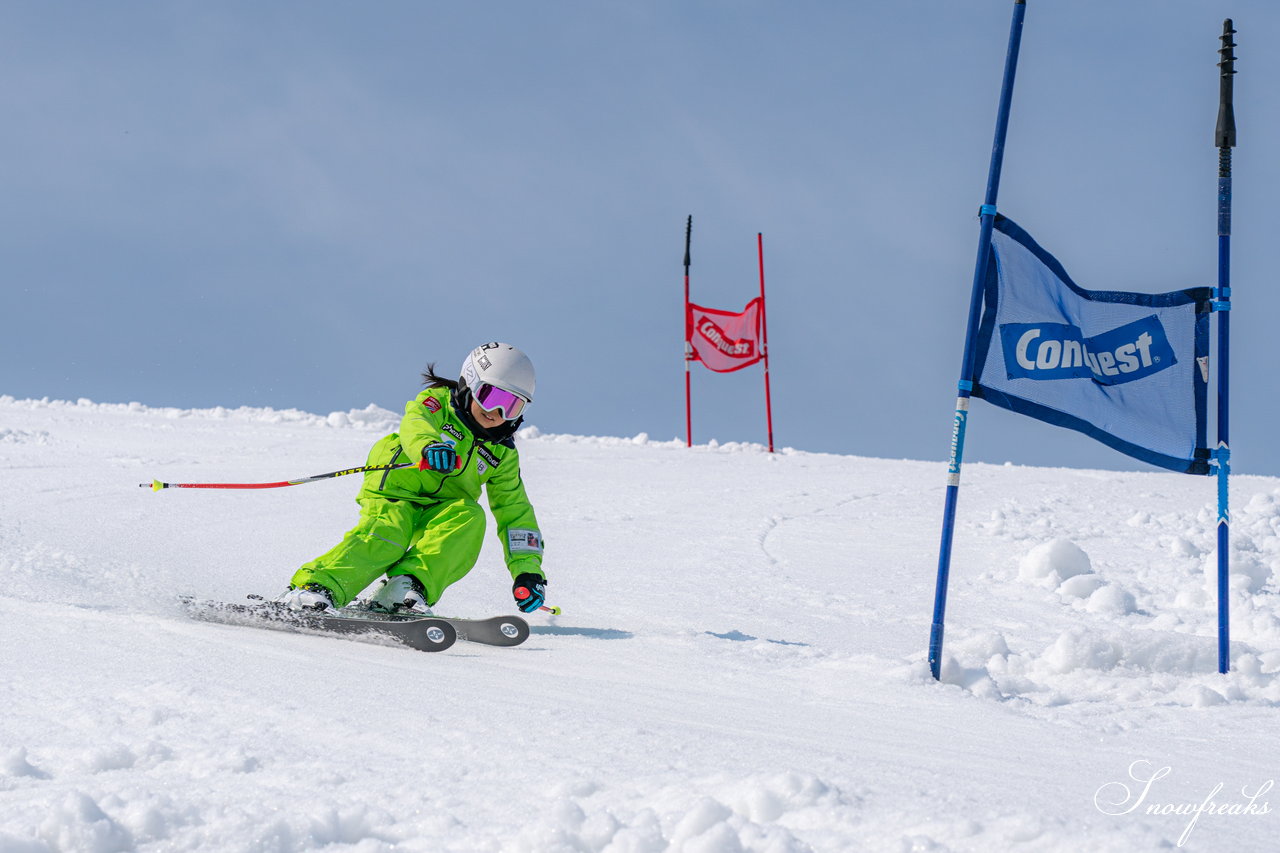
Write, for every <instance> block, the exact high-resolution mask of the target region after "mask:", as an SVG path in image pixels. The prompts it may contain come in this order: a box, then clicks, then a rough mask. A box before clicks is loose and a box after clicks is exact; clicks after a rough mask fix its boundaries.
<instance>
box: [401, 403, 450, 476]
mask: <svg viewBox="0 0 1280 853" xmlns="http://www.w3.org/2000/svg"><path fill="white" fill-rule="evenodd" d="M447 393H448V392H447V391H446V392H445V394H447ZM448 405H449V400H448V397H447V396H445V397H444V399H443V400H441V395H440V394H439V393H438V392H437V391H436V389H433V388H428V389H427V390H426V391H423V392H422V393H421V394H419V395H418V396H417V397H415V398H414V399H412V400H410V401H409V402H408V403H406V404H405V406H404V417H403V418H401V419H400V445H401V446H402V447H403V448H404V452H405V453H407V454H408V455H409V458H411V459H412V460H413V461H414V462H421V461H422V449H423V448H424V447H426V446H427V445H428V444H435V443H436V442H438V441H440V435H441V432H440V425H441V424H442V423H443V422H444V417H443V416H442V415H441V411H442V410H443V408H444V407H445V406H448Z"/></svg>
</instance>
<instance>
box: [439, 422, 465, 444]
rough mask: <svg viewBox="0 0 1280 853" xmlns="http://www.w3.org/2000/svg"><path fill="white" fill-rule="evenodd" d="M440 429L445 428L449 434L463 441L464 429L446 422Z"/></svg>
mask: <svg viewBox="0 0 1280 853" xmlns="http://www.w3.org/2000/svg"><path fill="white" fill-rule="evenodd" d="M440 429H441V430H443V431H444V432H447V433H449V435H451V436H453V437H454V438H456V439H457V440H458V441H462V430H460V429H458V428H457V427H456V426H454V425H453V424H445V425H444V426H442V427H440Z"/></svg>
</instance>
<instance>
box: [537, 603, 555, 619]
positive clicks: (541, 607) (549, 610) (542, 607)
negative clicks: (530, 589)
mask: <svg viewBox="0 0 1280 853" xmlns="http://www.w3.org/2000/svg"><path fill="white" fill-rule="evenodd" d="M538 609H539V610H545V611H547V612H548V613H550V614H551V615H552V616H559V615H560V608H559V607H548V606H547V605H545V604H543V605H540V606H539V607H538Z"/></svg>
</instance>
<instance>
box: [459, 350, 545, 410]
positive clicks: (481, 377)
mask: <svg viewBox="0 0 1280 853" xmlns="http://www.w3.org/2000/svg"><path fill="white" fill-rule="evenodd" d="M461 381H462V385H463V386H464V387H465V388H467V389H468V390H469V391H470V392H471V394H472V396H474V397H479V396H480V391H481V387H482V386H484V385H492V386H493V387H495V388H501V389H502V390H504V391H510V392H511V393H512V394H515V395H517V396H519V397H523V398H524V400H525V401H526V402H528V403H532V402H533V390H534V385H535V380H534V375H533V362H532V361H530V360H529V356H527V355H525V354H524V353H523V352H521V351H520V350H518V349H516V348H515V347H513V346H511V344H499V343H491V344H481V345H480V346H478V347H476V348H475V349H473V350H472V351H471V352H470V353H469V354H468V355H467V357H466V359H464V360H463V362H462V371H461Z"/></svg>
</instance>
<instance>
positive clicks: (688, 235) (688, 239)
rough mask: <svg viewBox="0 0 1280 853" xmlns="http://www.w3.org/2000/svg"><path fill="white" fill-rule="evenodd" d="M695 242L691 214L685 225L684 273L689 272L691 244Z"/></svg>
mask: <svg viewBox="0 0 1280 853" xmlns="http://www.w3.org/2000/svg"><path fill="white" fill-rule="evenodd" d="M692 242H693V214H692V213H690V214H689V219H688V221H687V222H686V223H685V226H684V274H685V275H688V274H689V264H690V263H692V261H690V260H689V244H690V243H692Z"/></svg>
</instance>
